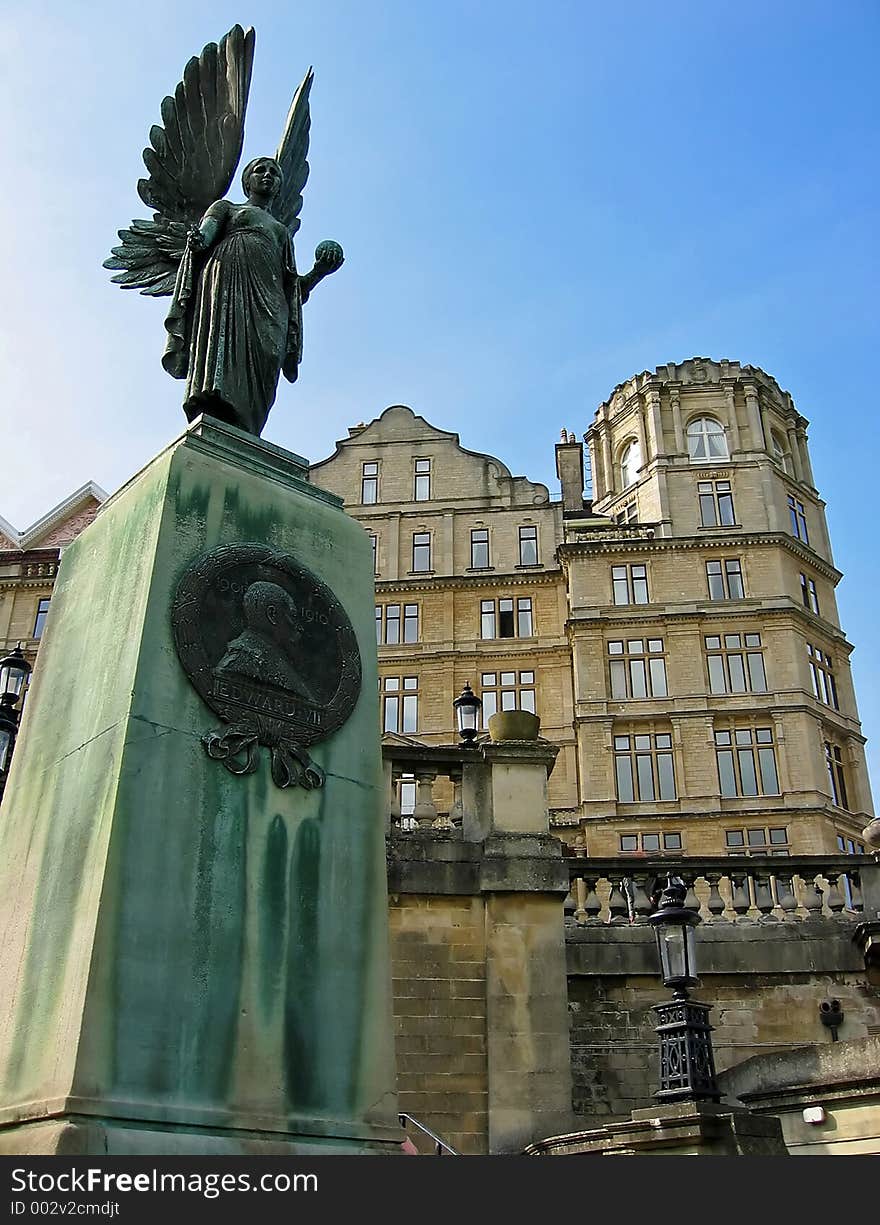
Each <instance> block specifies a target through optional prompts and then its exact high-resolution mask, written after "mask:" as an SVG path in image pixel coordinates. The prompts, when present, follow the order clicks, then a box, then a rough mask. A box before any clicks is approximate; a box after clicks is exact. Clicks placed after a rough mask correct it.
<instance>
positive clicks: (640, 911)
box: [631, 872, 651, 924]
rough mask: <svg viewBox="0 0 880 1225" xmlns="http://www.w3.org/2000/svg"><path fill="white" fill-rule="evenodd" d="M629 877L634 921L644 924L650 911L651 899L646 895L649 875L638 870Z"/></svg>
mask: <svg viewBox="0 0 880 1225" xmlns="http://www.w3.org/2000/svg"><path fill="white" fill-rule="evenodd" d="M631 879H632V900H633V910H634V912H635V922H636V923H641V924H644V923H647V922H648V915H649V914H650V913H651V899H650V898H649V897H648V881H649V876H648V873H647V872H640V873H639V874H638V876H633V877H632V878H631Z"/></svg>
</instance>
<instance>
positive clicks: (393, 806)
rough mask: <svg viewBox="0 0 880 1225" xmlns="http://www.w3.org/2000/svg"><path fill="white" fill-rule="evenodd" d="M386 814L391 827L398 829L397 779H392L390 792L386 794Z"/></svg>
mask: <svg viewBox="0 0 880 1225" xmlns="http://www.w3.org/2000/svg"><path fill="white" fill-rule="evenodd" d="M388 814H389V818H390V821H391V828H392V829H396V830H399V829H400V789H399V788H398V786H397V779H395V780H394V782H393V784H392V786H391V794H390V795H389V796H388Z"/></svg>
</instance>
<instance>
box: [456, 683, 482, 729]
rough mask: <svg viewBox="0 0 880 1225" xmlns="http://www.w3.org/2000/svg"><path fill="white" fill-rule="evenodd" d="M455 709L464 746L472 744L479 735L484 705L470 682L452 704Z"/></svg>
mask: <svg viewBox="0 0 880 1225" xmlns="http://www.w3.org/2000/svg"><path fill="white" fill-rule="evenodd" d="M452 705H453V706H454V707H455V717H456V719H457V720H458V734H459V736H460V738H461V742H462V744H472V743H473V739H474V737H475V736H476V734H477V727H478V726H479V722H480V710H481V709H482V706H483V703H482V701H481V700H480V699H479V698H478V697H477V695H476V694H475V693H474V691H473V689H471V686H470V681H467V682H465V686H464V689H462V691H461V693H460V694H459V695H458V697H457V698H456V699H455V701H454V702H453V703H452Z"/></svg>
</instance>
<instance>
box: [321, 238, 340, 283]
mask: <svg viewBox="0 0 880 1225" xmlns="http://www.w3.org/2000/svg"><path fill="white" fill-rule="evenodd" d="M344 261H345V256H344V255H343V253H342V247H340V245H339V243H338V242H333V240H332V239H325V240H324V242H319V243H318V245H317V247H315V270H316V271H317V272H320V274H321V276H329V274H330V273H331V272H336V271H337V269H339V268H341V267H342V265H343V262H344Z"/></svg>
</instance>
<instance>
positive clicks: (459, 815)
mask: <svg viewBox="0 0 880 1225" xmlns="http://www.w3.org/2000/svg"><path fill="white" fill-rule="evenodd" d="M450 778H451V779H452V807H451V808H450V810H449V824H450V825H451V826H453V827H454V828H455V829H461V825H462V821H463V820H464V805H463V804H462V802H461V775H460V774H457V775H456V774H451V775H450Z"/></svg>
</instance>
